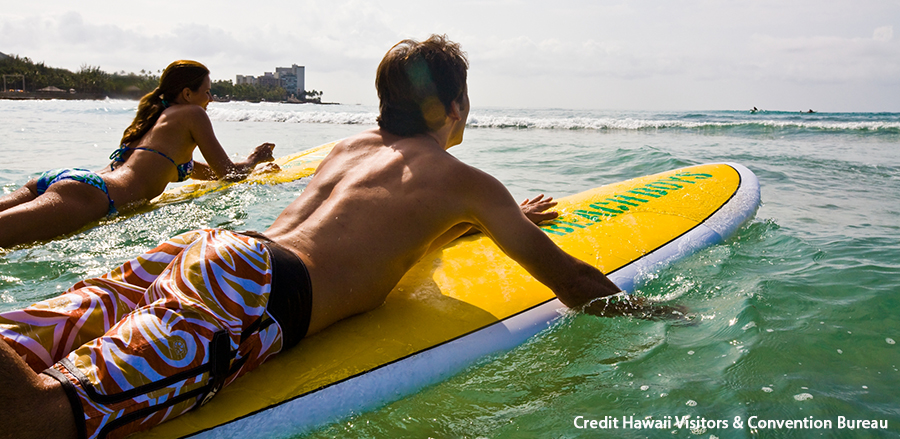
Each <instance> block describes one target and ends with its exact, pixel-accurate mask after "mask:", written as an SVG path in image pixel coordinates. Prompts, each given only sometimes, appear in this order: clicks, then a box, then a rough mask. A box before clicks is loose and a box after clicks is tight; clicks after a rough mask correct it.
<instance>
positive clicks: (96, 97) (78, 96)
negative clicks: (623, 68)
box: [0, 91, 340, 105]
mask: <svg viewBox="0 0 900 439" xmlns="http://www.w3.org/2000/svg"><path fill="white" fill-rule="evenodd" d="M54 99H60V100H67V101H102V100H104V99H123V100H130V101H139V100H140V99H141V97H140V96H135V95H109V94H106V93H68V92H15V91H3V92H0V100H8V101H50V100H54ZM232 101H233V102H255V101H239V100H232ZM211 102H230V101H216V100H213V101H211ZM266 102H275V103H284V104H313V105H340V102H315V101H305V102H288V101H266Z"/></svg>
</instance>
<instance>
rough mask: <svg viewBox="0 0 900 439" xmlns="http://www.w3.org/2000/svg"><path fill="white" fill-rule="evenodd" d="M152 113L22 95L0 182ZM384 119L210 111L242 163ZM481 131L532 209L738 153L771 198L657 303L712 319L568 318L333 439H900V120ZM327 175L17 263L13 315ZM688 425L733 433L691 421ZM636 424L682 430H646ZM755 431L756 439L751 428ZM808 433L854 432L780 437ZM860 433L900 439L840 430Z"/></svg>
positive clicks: (267, 212)
mask: <svg viewBox="0 0 900 439" xmlns="http://www.w3.org/2000/svg"><path fill="white" fill-rule="evenodd" d="M134 106H135V103H134V102H130V101H97V102H94V101H85V102H67V101H41V102H15V101H0V121H2V122H0V187H2V189H3V190H4V191H5V192H10V191H12V190H14V189H16V188H17V187H18V186H19V185H21V184H22V183H24V182H25V181H26V180H27V179H28V178H31V177H33V176H35V175H37V174H38V173H39V172H41V171H43V170H46V169H48V168H51V167H56V166H85V167H89V168H99V167H102V166H104V165H105V164H106V163H107V161H108V160H107V159H106V157H107V156H108V155H109V153H110V152H111V151H112V150H113V149H114V148H115V146H116V143H117V141H118V139H119V137H120V136H121V133H122V130H124V128H125V126H126V125H127V124H128V123H129V122H130V119H131V117H133V114H134ZM374 111H375V109H373V108H371V107H360V106H329V107H322V106H319V107H316V106H292V105H281V104H246V103H228V104H212V105H211V106H210V116H211V117H212V119H213V123H214V126H215V129H216V132H217V134H218V136H219V138H220V140H221V141H222V143H223V145H224V146H225V147H226V149H227V150H228V151H230V152H233V153H235V154H236V155H245V154H247V153H248V152H249V151H250V150H251V148H252V147H253V146H255V145H257V144H259V143H261V142H264V141H271V142H274V143H276V145H277V147H276V153H277V154H278V155H283V154H288V153H292V152H297V151H301V150H304V149H307V148H309V147H312V146H315V145H318V144H321V143H324V142H327V141H330V140H334V139H337V138H341V137H345V136H347V135H350V134H353V133H355V132H357V131H359V130H361V129H364V128H368V127H370V126H372V124H373V123H374V117H375V115H374ZM465 136H466V139H465V141H464V142H463V144H462V145H459V146H457V147H454V148H453V149H451V152H453V153H454V154H455V155H457V156H458V157H460V158H461V159H462V160H464V161H466V162H468V163H470V164H473V165H475V166H478V167H480V168H482V169H484V170H486V171H488V172H490V173H492V174H493V175H495V176H497V177H498V178H499V179H500V180H502V181H503V182H504V183H505V184H507V186H508V187H509V188H510V190H511V192H512V193H513V195H515V196H516V198H519V199H521V198H525V197H529V196H532V195H534V194H536V193H539V192H544V193H547V194H550V195H554V196H563V195H567V194H571V193H576V192H580V191H582V190H585V189H588V188H592V187H595V186H599V185H602V184H606V183H612V182H616V181H620V180H623V179H626V178H630V177H635V176H639V175H644V174H648V173H654V172H661V171H665V170H669V169H673V168H676V167H680V166H685V165H692V164H698V163H704V162H718V161H731V162H737V163H741V164H743V165H745V166H747V167H748V168H750V169H751V170H753V171H754V172H755V173H756V174H757V176H758V177H759V179H760V184H761V188H762V199H763V205H762V207H761V208H760V210H759V212H758V214H757V217H756V218H755V219H754V220H753V221H751V222H750V223H749V224H747V225H746V226H745V227H744V228H742V229H741V230H740V231H739V232H738V234H737V235H736V236H735V237H733V238H732V239H730V240H728V241H727V242H726V243H724V244H722V245H718V246H715V247H712V248H710V249H707V250H705V251H702V252H700V253H698V254H696V255H694V256H692V257H690V258H688V259H685V260H683V261H680V262H679V263H677V264H675V265H674V266H671V267H669V268H667V269H665V270H662V271H660V272H658V273H656V274H654V275H653V276H652V278H651V279H650V280H649V282H648V283H647V284H646V285H644V286H642V287H641V288H640V289H639V290H638V291H636V293H637V294H640V295H645V296H651V297H655V298H664V299H668V300H670V301H671V302H673V303H678V304H681V305H685V306H687V307H688V308H690V309H691V310H693V311H694V312H695V313H697V315H698V316H699V317H698V319H697V320H698V321H699V323H698V324H697V325H693V326H683V325H675V324H672V323H666V322H649V321H643V320H634V319H628V318H609V319H602V318H596V317H591V316H585V315H572V316H566V317H564V318H563V319H561V320H560V321H559V322H558V323H557V324H556V325H554V326H553V327H552V328H550V329H548V330H547V331H544V332H543V333H541V334H539V335H538V336H537V337H535V338H533V339H532V340H530V341H529V342H527V343H526V344H525V345H523V346H521V347H519V348H517V349H515V350H513V351H511V352H508V353H506V354H503V355H499V356H496V357H492V358H488V359H485V360H484V361H482V362H481V363H479V364H478V365H476V366H473V367H471V368H469V369H467V370H466V371H465V372H464V373H462V374H460V375H458V376H456V377H454V378H452V379H450V380H448V381H446V382H444V383H441V384H438V385H435V386H432V387H429V388H427V389H425V390H423V391H422V392H420V393H418V394H416V395H414V396H411V397H408V398H405V399H402V400H400V401H397V402H394V403H392V404H389V405H387V406H385V407H383V408H382V409H380V410H377V411H374V412H371V413H364V414H360V415H357V416H354V417H352V418H349V419H346V420H344V421H342V422H340V423H337V424H334V425H331V426H327V427H325V428H323V429H321V430H319V431H317V432H315V433H314V434H313V435H312V437H322V438H325V437H358V438H369V437H514V438H515V437H523V438H525V437H635V438H637V437H651V438H658V437H676V438H677V437H703V438H711V437H718V438H743V437H765V438H769V437H776V438H781V437H813V436H815V437H898V436H900V399H898V398H897V397H895V395H896V393H897V391H896V388H897V385H898V383H900V350H898V349H900V347H898V346H897V345H896V344H895V343H896V342H895V340H900V308H898V305H900V219H898V218H900V149H898V146H900V115H898V114H859V113H854V114H837V113H818V114H799V113H787V112H766V113H760V114H754V115H750V114H748V113H746V112H729V111H711V112H668V113H652V112H611V111H584V110H565V109H545V110H519V109H497V108H489V109H480V108H478V107H477V102H476V107H474V108H473V110H472V114H471V116H470V123H469V129H468V130H467V131H466V134H465ZM305 183H306V182H305V181H303V180H301V181H298V182H295V183H290V184H285V185H280V186H241V187H237V188H235V189H233V190H231V191H229V192H227V193H224V194H219V195H215V196H210V197H205V198H201V199H198V200H194V201H192V202H186V203H181V204H175V205H169V206H165V207H163V208H162V209H159V210H157V211H154V212H151V213H147V214H144V215H139V216H134V217H130V218H125V219H119V220H113V221H111V222H107V223H104V224H102V225H101V226H100V227H97V228H94V229H91V230H90V231H87V232H86V233H82V234H78V235H75V236H72V237H69V238H66V239H61V240H57V241H54V242H51V243H46V244H42V245H37V246H33V247H29V248H22V249H17V250H14V251H10V252H5V253H0V310H8V309H14V308H17V307H22V306H26V305H28V304H30V303H31V302H34V301H36V300H40V299H43V298H46V297H50V296H53V295H55V294H58V293H59V292H60V291H62V290H64V289H66V288H68V287H69V286H70V285H71V284H73V283H74V282H76V281H77V280H79V279H81V278H83V277H85V276H93V275H97V274H100V273H103V272H104V271H107V270H109V269H111V268H113V267H114V266H116V265H117V264H119V263H121V262H122V261H123V260H125V259H127V258H129V257H131V256H134V255H135V254H137V253H139V252H141V251H143V250H146V249H149V248H151V247H153V246H155V245H156V244H157V243H158V242H160V241H161V240H163V239H166V238H168V237H170V236H172V235H174V234H177V233H179V232H181V231H185V230H189V229H193V228H198V227H207V226H214V227H226V228H231V229H264V228H266V226H267V225H268V224H270V223H271V222H272V220H273V219H274V217H275V216H276V215H277V214H278V213H279V212H280V210H281V208H283V207H284V206H286V205H287V204H288V203H289V202H290V201H291V200H293V198H294V197H296V196H297V195H298V194H299V193H300V192H301V191H302V190H303V187H304V185H305ZM688 415H689V416H691V418H690V420H693V421H701V420H705V421H713V422H712V423H711V424H712V425H706V424H707V423H706V422H703V423H702V424H704V425H693V426H686V427H678V426H676V425H675V418H681V417H683V416H688ZM579 416H581V417H584V419H588V420H591V419H593V420H597V421H600V420H603V419H604V418H605V417H606V416H609V417H611V418H609V419H616V420H618V428H615V429H614V428H606V429H600V428H594V429H591V428H586V429H580V428H577V426H576V419H582V418H578V417H579ZM630 417H633V418H634V419H639V420H645V419H647V420H658V421H663V422H664V421H666V420H667V419H669V420H670V423H671V426H667V425H662V427H664V428H650V429H634V428H625V427H624V426H623V425H622V423H623V418H626V419H628V418H630ZM667 417H669V418H667ZM736 417H739V418H740V420H741V426H740V428H738V427H735V426H734V420H735V418H736ZM751 417H755V418H754V419H755V421H754V422H753V424H754V426H755V427H756V428H751V427H750V426H748V425H747V422H748V420H749V419H750V418H751ZM797 419H807V420H812V421H820V422H821V423H824V422H825V421H828V422H831V423H832V425H831V427H830V428H821V429H802V428H796V427H795V428H788V427H785V426H781V427H779V426H778V425H777V424H774V422H775V421H781V420H797ZM840 419H849V420H875V421H886V422H887V424H888V428H887V429H877V430H872V429H862V430H861V429H848V428H839V420H840ZM714 421H727V426H722V424H721V423H718V424H717V423H715V422H714ZM697 424H701V423H700V422H697ZM689 427H698V428H689Z"/></svg>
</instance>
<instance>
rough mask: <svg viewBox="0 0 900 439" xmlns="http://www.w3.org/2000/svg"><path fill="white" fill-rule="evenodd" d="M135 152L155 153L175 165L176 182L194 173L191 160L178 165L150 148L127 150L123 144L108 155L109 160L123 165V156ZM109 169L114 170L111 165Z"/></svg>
mask: <svg viewBox="0 0 900 439" xmlns="http://www.w3.org/2000/svg"><path fill="white" fill-rule="evenodd" d="M135 150H141V151H152V152H155V153H157V154H159V155H161V156H163V157H165V158H166V160H168V161H170V162H172V164H173V165H175V169H176V170H178V181H185V180H187V179H188V178H190V177H191V173H192V172H194V161H193V160H190V161H188V162H186V163H182V164H180V165H179V164H177V163H175V160H172V158H171V157H169V156H167V155H165V154H163V153H162V152H159V151H157V150H155V149H152V148H129V147H127V146H125V144H124V143H123V144H122V146H120V147H119V149H117V150H115V151H113V152H112V154H110V155H109V158H110V160H112V161H114V162H118V163H125V154H126V153H128V151H135ZM109 168H110V169H111V170H112V169H115V167H114V166H113V165H112V164H111V165H109Z"/></svg>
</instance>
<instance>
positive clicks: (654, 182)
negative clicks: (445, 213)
mask: <svg viewBox="0 0 900 439" xmlns="http://www.w3.org/2000/svg"><path fill="white" fill-rule="evenodd" d="M759 200H760V199H759V183H758V181H757V179H756V177H755V176H754V175H753V173H752V172H751V171H749V170H748V169H747V168H745V167H743V166H740V165H737V164H709V165H699V166H693V167H689V168H684V169H678V170H674V171H670V172H665V173H662V174H656V175H649V176H645V177H640V178H636V179H633V180H628V181H624V182H621V183H617V184H612V185H608V186H603V187H600V188H596V189H592V190H589V191H586V192H583V193H580V194H577V195H572V196H569V197H565V198H562V199H560V200H559V206H558V208H557V209H558V210H559V211H560V213H561V216H560V217H559V218H558V219H556V220H554V221H552V222H549V223H546V224H543V225H542V226H541V228H542V229H543V230H544V231H545V232H546V233H547V234H548V235H549V236H550V237H551V238H552V239H553V240H554V241H556V242H557V243H558V244H559V245H560V246H561V247H562V248H563V249H564V250H566V251H567V252H569V253H571V254H572V255H574V256H576V257H578V258H580V259H582V260H584V261H586V262H589V263H591V264H592V265H594V266H596V267H597V268H599V269H601V270H602V271H604V272H605V273H608V275H609V277H610V278H611V279H612V280H613V281H614V282H616V284H617V285H619V286H620V287H622V288H623V289H625V290H633V289H634V288H635V286H636V285H638V284H639V283H640V282H641V279H642V278H644V277H645V276H646V274H647V273H650V272H653V271H657V270H659V269H660V267H662V266H664V265H665V264H668V263H670V262H672V261H674V260H677V259H679V258H682V257H684V256H686V255H689V254H691V253H693V252H694V251H696V250H699V249H701V248H704V247H708V246H710V245H714V244H716V243H718V242H721V241H722V240H723V239H725V238H727V237H728V236H730V235H732V234H733V233H734V232H735V230H737V228H738V227H740V226H741V225H742V224H743V223H744V222H746V221H747V220H749V219H750V218H752V217H753V215H754V214H755V212H756V209H757V207H758V206H759ZM565 312H566V308H565V307H564V306H563V305H562V304H561V303H560V302H559V301H558V300H556V299H555V296H554V295H553V293H552V292H551V291H550V290H549V289H548V288H546V287H545V286H543V285H542V284H540V283H538V282H537V281H535V280H534V279H533V278H532V277H531V276H530V275H528V273H527V272H526V271H525V270H524V269H522V268H521V267H519V266H518V265H517V264H516V263H515V262H513V261H512V260H510V259H509V258H508V257H507V256H506V255H504V254H503V252H501V251H500V250H499V249H498V248H497V246H496V245H494V244H493V242H492V241H490V239H488V238H487V237H485V236H483V235H475V236H472V237H467V238H463V239H460V240H457V241H455V242H453V243H451V244H449V245H448V246H446V247H445V248H443V249H441V250H438V251H436V252H434V253H432V254H430V255H428V256H426V257H425V258H423V260H421V261H420V262H419V263H418V264H417V265H416V266H415V267H414V268H413V269H412V270H410V272H409V273H408V274H407V275H406V276H405V277H404V278H403V279H402V280H401V282H400V283H399V284H398V285H397V286H396V288H394V290H393V291H392V292H391V294H390V295H389V296H388V298H387V300H386V302H385V304H384V305H383V306H381V307H379V308H378V309H375V310H374V311H371V312H368V313H365V314H362V315H359V316H355V317H352V318H349V319H346V320H344V321H341V322H339V323H337V324H335V325H334V326H332V327H330V328H328V329H327V330H325V331H322V332H320V333H318V334H315V335H313V336H311V337H309V338H307V339H304V340H302V341H301V342H300V344H299V345H297V346H296V347H294V348H293V349H291V350H290V351H288V352H284V353H281V354H279V355H278V356H276V357H275V358H274V359H272V360H270V361H269V362H267V363H266V364H263V365H262V366H261V367H260V368H259V369H257V370H255V371H253V372H251V373H249V374H247V375H246V376H244V377H242V378H241V379H239V380H237V381H236V382H235V383H234V384H233V385H231V386H230V387H228V388H226V389H224V390H222V391H221V392H219V394H217V395H216V397H215V398H214V399H213V400H212V401H210V402H209V403H208V404H206V405H205V406H203V407H201V408H199V409H198V410H194V411H192V412H190V413H188V414H185V415H183V416H181V417H179V418H176V419H175V420H173V421H170V422H167V423H164V424H162V425H160V426H158V427H156V428H154V429H153V430H150V431H149V432H145V433H142V434H140V435H138V436H139V437H145V438H171V437H185V436H191V437H193V436H195V435H196V436H197V437H207V436H209V437H235V438H248V437H260V438H271V437H280V436H286V435H296V434H302V433H303V432H304V431H309V430H310V429H314V428H317V427H320V426H322V425H325V424H328V423H331V422H335V421H338V420H340V419H341V418H344V417H346V416H348V415H351V414H354V413H360V412H364V411H367V410H372V409H375V408H377V407H379V406H382V405H384V404H387V403H389V402H391V401H395V400H397V399H400V398H402V397H404V396H406V395H409V394H413V393H415V392H417V391H419V390H421V389H422V388H423V387H425V386H428V385H431V384H434V383H437V382H439V381H441V380H443V379H446V378H448V377H450V376H452V375H453V374H456V373H458V372H460V371H462V370H463V369H464V368H465V367H467V366H469V365H471V364H472V363H473V362H475V361H477V360H478V359H480V358H483V357H484V356H485V355H491V354H496V353H498V352H503V351H505V350H508V349H511V348H513V347H515V346H517V345H519V344H521V343H522V342H524V341H525V340H526V339H528V338H529V337H531V336H533V335H535V334H537V333H538V332H540V331H541V330H543V329H545V328H547V327H548V326H549V325H551V324H552V322H553V321H554V320H555V319H557V318H558V317H559V316H560V315H562V314H563V313H565Z"/></svg>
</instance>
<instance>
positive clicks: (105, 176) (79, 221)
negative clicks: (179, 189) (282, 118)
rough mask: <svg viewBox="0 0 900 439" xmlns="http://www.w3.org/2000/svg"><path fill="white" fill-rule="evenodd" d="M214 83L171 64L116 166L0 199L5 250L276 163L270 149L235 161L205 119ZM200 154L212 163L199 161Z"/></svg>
mask: <svg viewBox="0 0 900 439" xmlns="http://www.w3.org/2000/svg"><path fill="white" fill-rule="evenodd" d="M210 85H211V84H210V79H209V69H207V68H206V67H205V66H204V65H203V64H200V63H198V62H196V61H175V62H173V63H172V64H169V66H168V67H166V69H165V71H163V73H162V76H160V79H159V86H158V87H157V88H156V89H155V90H153V91H151V92H150V93H147V95H145V96H144V97H143V98H142V99H141V101H140V103H139V104H138V109H137V114H136V115H135V117H134V121H133V122H132V123H131V125H130V126H129V127H128V128H127V129H126V130H125V133H124V135H123V136H122V140H121V142H119V144H120V146H119V148H118V149H116V150H115V151H114V152H113V153H112V155H111V156H110V159H112V162H111V163H110V165H109V166H107V167H106V168H104V169H102V170H99V171H90V170H87V169H80V168H64V169H53V170H50V171H47V172H44V173H43V174H41V176H40V177H38V178H36V179H33V180H31V181H29V182H28V183H26V184H25V186H23V187H21V188H19V189H18V190H16V191H15V192H13V193H11V194H9V195H6V196H4V197H2V198H0V247H10V246H13V245H17V244H25V243H32V242H35V241H41V240H48V239H52V238H55V237H57V236H59V235H62V234H66V233H71V232H74V231H76V230H78V229H80V228H82V227H84V226H85V225H87V224H88V223H90V222H92V221H96V220H99V219H101V218H103V217H111V216H113V215H115V214H116V212H118V211H119V210H123V209H128V208H133V207H135V206H136V205H139V204H141V203H143V202H146V201H147V200H150V199H152V198H154V197H156V196H157V195H159V194H161V193H162V192H163V191H164V190H165V189H166V185H167V184H168V183H169V182H177V181H184V180H186V179H188V178H193V179H196V180H216V179H241V178H244V177H245V176H247V174H249V173H250V171H252V170H253V168H254V166H256V164H258V163H260V162H264V161H271V160H272V148H274V147H275V145H274V144H271V143H264V144H262V145H259V146H257V147H256V149H254V150H253V152H252V153H250V155H249V156H248V157H247V159H245V160H243V161H240V162H237V163H235V162H233V161H232V160H231V159H230V158H229V157H228V153H227V152H226V151H225V149H224V148H222V145H221V144H219V141H218V140H217V139H216V135H215V133H214V132H213V127H212V123H210V120H209V116H207V114H206V106H207V104H209V101H210V100H211V99H212V96H211V95H210V93H209V89H210ZM195 148H200V152H201V153H202V154H203V158H204V159H206V161H207V163H208V164H207V163H202V162H198V161H194V160H193V154H194V149H195Z"/></svg>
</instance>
